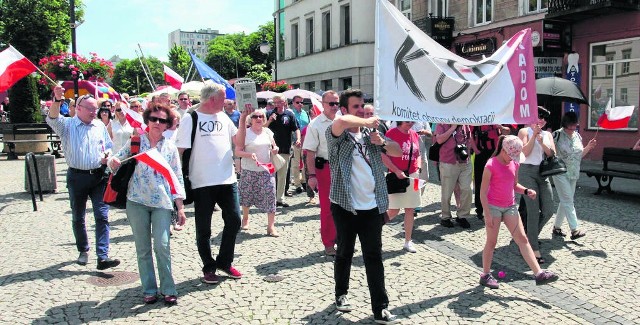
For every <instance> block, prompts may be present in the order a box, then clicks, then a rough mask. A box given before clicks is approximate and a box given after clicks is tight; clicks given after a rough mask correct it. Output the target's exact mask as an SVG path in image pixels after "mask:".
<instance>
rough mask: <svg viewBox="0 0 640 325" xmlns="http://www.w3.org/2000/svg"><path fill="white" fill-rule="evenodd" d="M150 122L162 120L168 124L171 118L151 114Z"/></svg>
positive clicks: (161, 121)
mask: <svg viewBox="0 0 640 325" xmlns="http://www.w3.org/2000/svg"><path fill="white" fill-rule="evenodd" d="M149 122H152V123H157V122H160V123H162V124H167V123H169V119H166V118H160V117H155V116H149Z"/></svg>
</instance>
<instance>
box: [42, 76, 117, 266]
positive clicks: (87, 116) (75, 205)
mask: <svg viewBox="0 0 640 325" xmlns="http://www.w3.org/2000/svg"><path fill="white" fill-rule="evenodd" d="M63 94H64V88H62V87H61V86H56V87H55V88H54V89H53V104H52V105H51V108H50V109H49V113H48V116H47V119H46V120H47V124H49V125H50V126H51V128H53V130H54V131H55V132H56V134H58V136H60V141H62V146H63V147H64V148H65V151H64V156H65V160H66V161H67V165H68V166H69V168H68V169H67V188H68V189H69V201H70V203H71V216H72V224H73V235H74V236H75V239H76V247H77V249H78V251H79V252H80V255H79V256H78V259H77V263H78V264H80V265H86V264H87V262H88V260H89V255H88V252H89V240H88V238H87V229H86V226H85V211H86V208H87V206H86V205H87V198H90V199H91V204H92V206H93V217H94V219H95V232H96V255H97V259H98V270H104V269H108V268H110V267H115V266H118V265H119V264H120V261H119V260H117V259H112V258H109V206H108V205H106V204H105V203H104V202H103V201H102V195H103V194H104V189H105V186H106V185H107V179H106V178H105V173H104V171H105V168H106V163H107V157H108V152H109V151H110V150H111V147H112V146H113V143H112V142H111V138H110V137H109V133H108V132H107V127H106V126H105V125H104V124H103V123H102V122H101V121H100V120H99V119H96V111H97V110H98V102H97V101H96V100H95V98H93V97H91V96H89V95H85V96H82V97H80V98H78V101H77V104H76V116H75V117H64V116H60V104H61V103H62V101H63V100H64V95H63Z"/></svg>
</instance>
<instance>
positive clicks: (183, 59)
mask: <svg viewBox="0 0 640 325" xmlns="http://www.w3.org/2000/svg"><path fill="white" fill-rule="evenodd" d="M169 65H170V68H171V69H173V71H175V72H177V73H178V74H179V75H180V76H181V77H183V78H186V77H187V73H188V72H189V67H190V66H191V56H189V53H188V52H187V50H185V49H184V47H182V46H178V45H174V46H173V47H172V48H171V50H169Z"/></svg>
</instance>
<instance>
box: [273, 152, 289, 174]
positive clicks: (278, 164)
mask: <svg viewBox="0 0 640 325" xmlns="http://www.w3.org/2000/svg"><path fill="white" fill-rule="evenodd" d="M271 163H272V164H273V167H274V168H275V169H276V171H278V170H280V169H281V168H282V167H284V166H285V165H286V164H287V161H286V160H285V159H284V158H283V157H282V156H281V155H280V154H275V155H271Z"/></svg>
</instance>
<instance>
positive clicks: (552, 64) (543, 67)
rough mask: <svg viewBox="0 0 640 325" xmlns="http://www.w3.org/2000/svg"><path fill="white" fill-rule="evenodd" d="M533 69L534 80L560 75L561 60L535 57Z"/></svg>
mask: <svg viewBox="0 0 640 325" xmlns="http://www.w3.org/2000/svg"><path fill="white" fill-rule="evenodd" d="M533 60H534V67H535V72H536V79H540V78H545V77H553V76H556V75H558V76H559V75H562V58H560V57H535V58H533Z"/></svg>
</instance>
